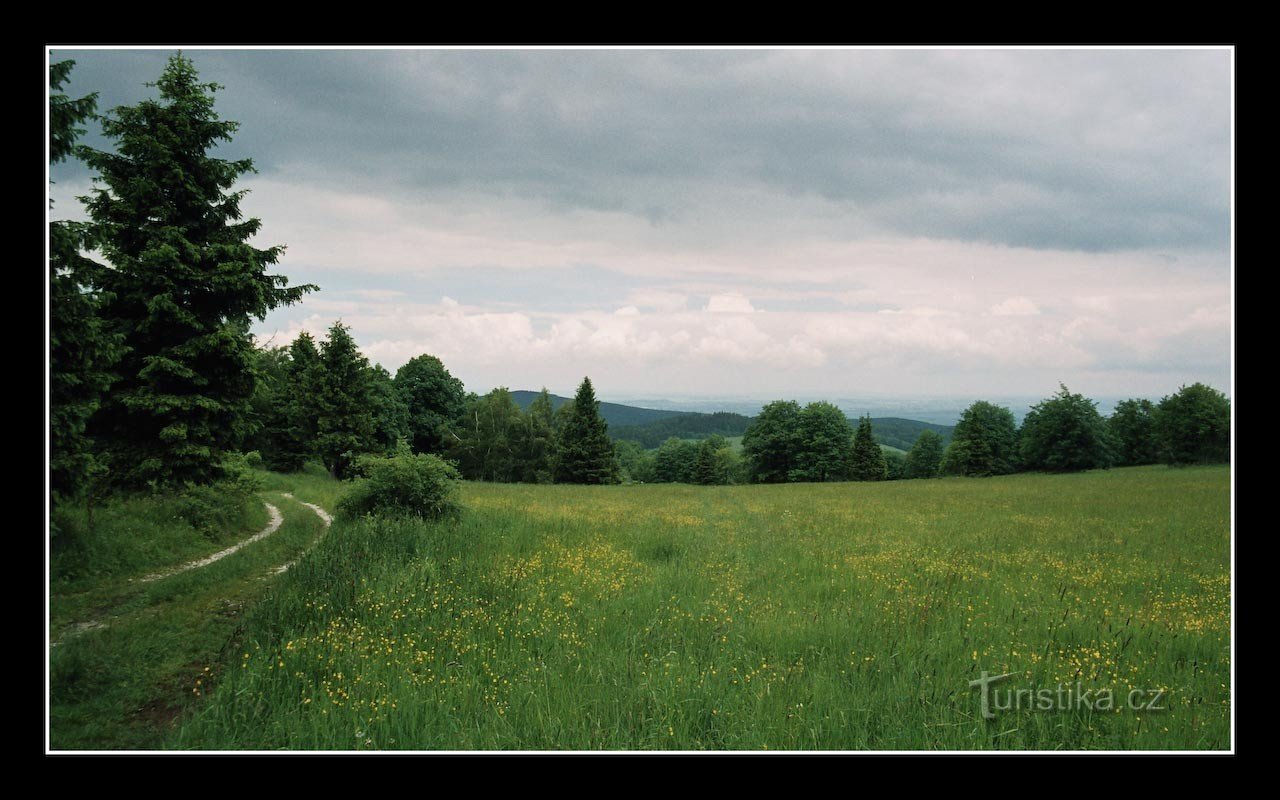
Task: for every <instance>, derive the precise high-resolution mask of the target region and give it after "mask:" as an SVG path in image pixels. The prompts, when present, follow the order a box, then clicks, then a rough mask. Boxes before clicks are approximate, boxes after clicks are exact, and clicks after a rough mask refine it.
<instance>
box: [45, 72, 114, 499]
mask: <svg viewBox="0 0 1280 800" xmlns="http://www.w3.org/2000/svg"><path fill="white" fill-rule="evenodd" d="M74 63H75V62H74V61H63V62H60V63H57V64H53V65H52V66H51V67H50V70H49V89H50V96H49V163H50V164H55V163H58V162H60V161H63V160H65V159H66V158H67V157H68V156H69V155H70V154H71V152H72V150H73V147H74V144H75V140H76V137H78V136H79V135H80V134H82V133H84V131H83V129H81V128H78V127H76V126H77V125H79V124H80V123H81V122H84V121H85V120H87V119H89V118H90V117H92V116H93V111H94V108H95V105H96V98H97V95H96V94H91V95H88V96H86V97H82V98H80V99H79V100H71V99H69V98H68V97H67V96H66V95H64V94H62V92H61V91H60V90H61V88H62V87H63V85H64V84H65V83H66V81H67V79H68V77H69V76H70V73H71V67H72V65H74ZM50 205H51V206H52V201H50ZM91 233H92V231H91V229H90V228H89V227H88V226H86V225H84V224H83V223H76V222H66V221H54V222H51V223H50V224H49V280H50V287H49V299H50V307H49V375H50V377H49V434H50V437H49V440H50V452H49V469H50V489H51V491H52V493H53V496H54V497H55V498H67V499H69V498H74V497H77V496H79V495H80V494H81V493H82V492H83V491H84V490H85V488H86V486H87V485H88V482H89V480H90V477H91V476H92V475H93V474H94V473H95V472H96V471H97V470H98V467H99V465H98V461H97V460H96V459H95V458H94V456H93V441H92V439H91V438H90V437H89V436H88V435H87V434H86V425H87V423H88V421H89V419H90V417H92V416H93V414H94V412H95V411H97V410H98V407H99V404H100V402H101V398H102V395H103V394H104V393H105V392H106V391H107V389H108V388H109V387H110V386H111V383H112V380H113V379H114V377H115V376H114V375H113V373H112V368H113V367H114V365H115V363H116V361H117V360H118V359H119V358H120V356H121V351H122V347H121V337H120V335H119V334H117V333H113V332H112V331H111V330H110V329H109V328H108V326H107V325H106V323H105V322H104V321H103V319H102V317H101V315H100V306H101V303H102V301H103V299H104V297H103V295H101V294H100V293H98V292H96V291H95V288H96V287H98V286H100V285H101V275H100V273H101V267H100V266H99V265H97V264H95V263H94V262H92V261H91V260H89V259H88V258H85V257H84V256H82V255H81V251H82V250H86V249H91V248H92V247H93V242H92V238H91Z"/></svg>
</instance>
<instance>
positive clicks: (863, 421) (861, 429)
mask: <svg viewBox="0 0 1280 800" xmlns="http://www.w3.org/2000/svg"><path fill="white" fill-rule="evenodd" d="M849 472H850V475H851V477H852V478H853V479H854V480H855V481H882V480H884V479H885V478H887V477H889V466H888V464H886V463H885V460H884V451H883V450H881V449H880V445H879V444H877V443H876V437H875V435H874V434H873V433H872V431H871V417H868V416H863V417H862V418H860V419H859V420H858V430H857V432H856V433H854V434H853V457H852V459H851V464H850V469H849Z"/></svg>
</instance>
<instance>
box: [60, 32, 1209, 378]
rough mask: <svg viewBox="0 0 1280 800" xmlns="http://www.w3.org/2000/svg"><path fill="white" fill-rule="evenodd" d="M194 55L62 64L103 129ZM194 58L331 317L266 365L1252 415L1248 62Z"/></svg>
mask: <svg viewBox="0 0 1280 800" xmlns="http://www.w3.org/2000/svg"><path fill="white" fill-rule="evenodd" d="M173 52H175V49H173V48H169V49H157V50H124V49H109V50H72V49H65V50H64V49H59V48H56V47H55V48H53V49H52V51H51V60H53V61H61V60H64V59H66V58H71V59H74V60H75V61H76V66H75V68H74V69H73V71H72V74H71V80H70V82H69V84H68V85H67V86H66V87H65V88H64V92H65V93H66V94H68V95H69V96H71V97H80V96H82V95H84V94H87V93H89V92H97V93H98V96H99V110H100V111H106V112H109V110H110V109H111V108H114V107H116V106H119V105H122V104H126V105H131V104H134V103H137V102H138V101H140V100H142V99H144V98H148V97H153V96H155V90H154V89H151V88H148V87H146V86H145V85H144V84H146V83H147V82H150V81H154V80H155V79H156V78H157V77H158V76H159V75H160V73H161V71H162V69H163V67H164V64H165V61H166V60H167V58H168V57H169V55H171V54H172V53H173ZM183 52H184V53H185V54H186V55H188V56H189V57H191V58H192V59H193V61H194V63H195V65H196V67H197V69H198V70H199V71H200V76H201V78H202V80H206V81H213V82H216V83H218V84H221V85H222V86H223V87H224V88H223V89H221V90H220V91H219V92H218V93H217V95H216V110H217V112H218V114H219V115H220V116H221V117H222V118H223V119H228V120H235V121H237V122H238V123H239V124H240V127H239V129H238V131H237V133H236V135H235V137H234V139H233V140H232V141H231V142H228V143H224V144H223V145H221V146H220V147H219V148H218V149H217V151H216V152H217V154H218V155H219V156H220V157H225V158H245V157H248V158H252V159H253V162H254V166H255V167H256V169H257V172H256V173H255V174H250V175H246V176H244V177H243V178H242V179H241V181H240V183H239V184H238V187H239V188H245V189H248V190H249V194H248V195H247V197H246V198H245V200H244V202H243V208H244V210H245V212H246V214H247V215H249V216H253V217H257V218H259V219H261V221H262V229H261V231H260V233H259V235H258V237H257V238H256V239H255V244H257V245H258V246H263V247H265V246H269V245H276V244H283V245H285V246H286V248H287V249H286V251H285V254H284V256H283V257H282V259H281V260H280V263H279V264H278V265H277V266H276V267H275V268H274V269H273V270H272V271H273V272H275V273H278V274H283V275H285V276H287V277H288V278H289V280H290V282H291V283H294V284H297V283H314V284H317V285H319V286H320V287H321V291H319V292H316V293H313V294H311V295H308V296H307V298H306V299H305V300H304V301H303V302H301V303H299V304H296V305H294V306H291V307H287V308H281V309H277V310H275V311H273V312H271V313H270V314H269V315H268V316H267V317H266V319H265V320H262V321H260V322H256V323H255V325H254V328H253V330H254V333H255V335H257V336H258V337H259V339H260V340H261V341H263V342H269V343H270V344H271V345H282V344H287V343H288V342H289V341H291V340H292V339H293V338H294V337H295V336H296V335H297V334H298V333H299V332H300V331H303V330H306V331H310V332H311V333H312V334H313V335H316V336H317V337H318V338H323V336H324V334H325V331H326V330H327V329H328V328H329V326H330V325H332V324H333V323H334V322H335V321H336V320H339V319H340V320H341V321H342V322H343V323H344V324H346V325H348V326H350V328H351V332H352V335H353V336H354V337H355V339H356V341H357V342H358V343H359V345H360V347H361V349H362V350H363V351H364V353H365V354H366V355H368V356H369V358H370V359H371V360H373V361H376V362H378V363H381V364H382V365H383V366H385V367H387V368H388V369H390V370H392V371H393V372H394V371H395V369H397V368H398V367H399V366H400V365H402V364H403V363H404V362H406V361H407V360H408V359H410V358H412V357H414V356H416V355H420V354H423V353H430V354H432V355H435V356H437V357H439V358H440V359H442V360H443V362H444V363H445V365H446V366H447V367H448V368H449V370H450V371H451V372H452V373H453V374H454V375H455V376H457V377H459V378H461V379H462V380H463V381H464V383H465V384H466V386H467V388H468V389H469V390H472V391H477V392H481V393H483V392H486V391H488V390H489V389H491V388H494V387H496V386H507V387H509V388H512V389H537V388H540V387H542V386H546V387H547V388H549V389H551V391H553V392H555V393H558V394H562V395H571V394H572V393H573V391H574V389H575V388H576V386H577V384H578V383H579V382H580V380H581V379H582V377H583V376H585V375H589V376H590V377H591V379H592V382H593V383H594V384H595V386H596V391H597V395H598V396H600V397H601V398H603V399H623V398H627V397H641V396H643V397H654V398H660V397H683V396H700V395H701V396H742V397H760V398H765V399H773V398H793V397H796V398H798V397H848V396H883V397H904V398H905V397H915V396H936V395H948V396H969V397H972V398H973V399H982V398H987V397H998V396H1009V395H1025V396H1031V397H1047V396H1049V395H1051V394H1053V393H1054V392H1055V391H1056V390H1057V388H1058V385H1059V384H1060V383H1064V384H1066V385H1067V386H1068V387H1069V388H1070V389H1071V390H1072V391H1073V392H1083V393H1086V394H1090V395H1092V396H1105V397H1130V396H1133V397H1151V398H1155V399H1158V398H1160V397H1162V396H1164V395H1166V394H1170V393H1172V392H1174V391H1176V390H1177V388H1178V387H1179V386H1181V385H1184V384H1190V383H1193V382H1196V381H1201V382H1205V383H1208V384H1210V385H1213V386H1214V387H1216V388H1219V389H1221V390H1223V391H1226V392H1228V393H1230V380H1231V332H1232V291H1231V280H1232V252H1231V244H1232V239H1231V224H1232V215H1231V210H1232V206H1231V203H1232V96H1233V87H1232V52H1231V50H1230V49H1080V50H1063V49H1004V50H985V49H934V50H919V49H892V50H885V49H816V50H815V49H751V50H744V49H698V50H692V49H655V50H643V49H603V50H581V49H579V50H562V49H525V50H517V49H497V50H485V49H454V50H451V49H430V50H389V49H374V50H225V49H224V50H216V49H215V50H210V49H201V48H185V49H184V51H183ZM89 129H90V131H89V133H88V134H87V135H86V136H85V137H84V138H83V139H82V140H81V141H82V142H83V143H86V144H89V145H91V146H94V147H98V148H102V149H110V148H111V147H112V143H111V142H110V141H109V140H105V139H103V137H102V136H101V134H100V132H99V129H98V127H97V125H96V124H93V123H90V125H89ZM50 178H51V180H52V181H54V183H53V185H52V186H51V187H50V197H51V198H52V199H53V200H54V206H53V209H52V211H51V215H50V216H51V218H53V219H63V218H70V219H76V218H83V216H84V214H83V210H82V208H81V207H80V204H79V202H78V201H77V200H76V198H77V197H78V196H80V195H83V194H85V193H86V191H87V190H88V189H89V187H90V186H91V185H92V180H93V176H92V174H91V173H90V172H89V171H88V169H87V168H86V167H85V166H84V165H83V164H80V163H66V164H62V165H57V166H55V167H54V168H51V170H50Z"/></svg>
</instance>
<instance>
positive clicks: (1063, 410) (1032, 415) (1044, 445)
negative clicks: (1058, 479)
mask: <svg viewBox="0 0 1280 800" xmlns="http://www.w3.org/2000/svg"><path fill="white" fill-rule="evenodd" d="M1018 450H1019V454H1020V456H1021V459H1022V466H1023V467H1025V468H1027V469H1038V470H1045V471H1046V472H1076V471H1079V470H1084V469H1101V468H1104V467H1107V466H1110V464H1111V447H1110V437H1109V436H1108V434H1107V425H1106V421H1105V420H1103V418H1102V415H1101V414H1099V413H1098V405H1097V403H1095V402H1093V401H1092V400H1090V399H1089V398H1087V397H1085V396H1084V395H1079V394H1072V393H1071V392H1070V391H1068V390H1067V387H1066V386H1064V385H1061V384H1059V386H1058V393H1057V394H1055V395H1054V396H1053V397H1050V398H1048V399H1047V400H1043V401H1041V402H1039V403H1036V404H1035V405H1034V406H1032V407H1031V410H1030V411H1029V412H1028V413H1027V416H1026V418H1025V419H1023V421H1022V431H1021V433H1020V435H1019V437H1018Z"/></svg>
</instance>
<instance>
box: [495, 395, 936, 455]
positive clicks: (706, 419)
mask: <svg viewBox="0 0 1280 800" xmlns="http://www.w3.org/2000/svg"><path fill="white" fill-rule="evenodd" d="M511 396H512V398H514V399H515V401H516V403H517V404H518V405H519V406H520V407H521V408H528V407H529V404H530V403H532V402H533V400H534V398H536V397H537V396H538V392H530V391H526V390H520V391H515V392H512V393H511ZM570 399H571V398H568V397H560V396H559V395H554V394H553V395H551V405H552V406H554V407H555V408H559V407H560V406H562V405H564V404H565V403H567V402H569V400H570ZM600 415H601V416H603V417H604V419H605V422H607V423H609V437H610V438H612V439H615V440H616V439H629V440H631V441H633V442H639V443H640V444H641V445H643V446H644V447H646V448H650V449H652V448H654V447H657V446H658V445H660V444H662V443H663V442H664V441H666V440H667V439H669V438H671V437H672V436H674V437H676V438H677V439H705V438H707V437H708V436H714V435H715V434H720V435H721V436H724V437H725V438H729V439H732V438H734V437H740V436H742V434H743V433H745V432H746V430H747V428H748V427H749V426H750V425H751V421H752V419H754V418H753V417H749V416H747V415H745V414H736V413H733V412H731V411H716V412H712V413H706V412H702V411H671V410H664V409H657V408H638V407H636V406H626V405H622V404H621V403H605V402H601V403H600ZM850 423H852V424H853V425H854V426H857V424H858V421H857V420H856V419H851V420H850ZM954 428H955V426H954V425H938V424H936V423H933V422H921V421H919V420H914V419H902V418H901V417H872V418H871V430H872V431H873V432H874V433H875V437H876V440H877V441H878V442H879V443H880V444H882V445H888V446H889V447H892V448H895V449H898V450H904V451H905V450H910V449H911V445H913V444H915V443H916V437H918V436H919V435H920V432H921V431H924V430H931V431H933V432H934V433H937V434H939V435H940V436H942V443H943V446H944V447H945V446H946V445H948V444H950V443H951V432H952V430H954Z"/></svg>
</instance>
